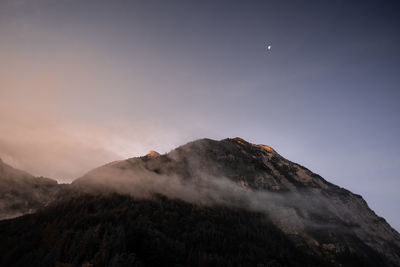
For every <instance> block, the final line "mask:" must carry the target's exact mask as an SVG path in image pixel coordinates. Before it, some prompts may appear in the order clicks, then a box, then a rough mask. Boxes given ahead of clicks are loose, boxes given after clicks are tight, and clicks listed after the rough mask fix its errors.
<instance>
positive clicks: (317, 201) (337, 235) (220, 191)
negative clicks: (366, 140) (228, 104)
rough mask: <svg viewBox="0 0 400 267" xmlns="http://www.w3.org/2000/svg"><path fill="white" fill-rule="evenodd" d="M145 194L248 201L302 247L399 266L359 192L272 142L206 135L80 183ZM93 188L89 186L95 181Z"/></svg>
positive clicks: (396, 243)
mask: <svg viewBox="0 0 400 267" xmlns="http://www.w3.org/2000/svg"><path fill="white" fill-rule="evenodd" d="M73 184H74V185H75V186H78V187H85V186H86V187H87V186H88V185H91V186H92V188H93V187H95V186H97V187H99V185H102V187H103V188H108V189H109V188H113V190H116V191H119V192H124V193H132V194H133V195H140V196H144V197H146V195H150V194H152V193H160V194H165V195H167V196H168V197H171V198H180V199H183V200H185V201H188V202H192V203H202V204H205V205H213V204H222V205H227V206H235V207H245V208H249V209H252V210H255V211H261V212H264V213H265V214H267V215H268V216H269V217H270V218H271V220H272V221H273V222H274V223H275V224H276V225H277V226H278V227H279V228H280V229H281V230H283V231H284V232H285V233H287V234H288V235H289V236H290V237H291V238H292V240H293V241H294V242H296V244H297V245H298V246H302V247H305V248H308V249H310V250H312V251H313V253H316V254H318V255H321V256H323V257H327V258H330V259H331V260H332V261H334V260H335V255H337V254H339V253H340V254H343V253H353V252H354V253H357V254H360V255H363V256H365V257H366V258H374V260H375V261H376V262H384V263H385V264H389V265H394V266H395V265H399V264H400V236H399V234H398V233H397V232H396V231H395V230H394V229H393V228H391V227H390V225H389V224H388V223H387V222H386V221H385V220H384V219H383V218H381V217H379V216H377V215H376V214H375V213H374V212H373V211H372V210H371V209H370V208H369V207H368V205H367V203H366V202H365V201H364V200H363V198H362V197H361V196H359V195H356V194H353V193H351V192H350V191H348V190H346V189H343V188H340V187H338V186H336V185H334V184H331V183H329V182H327V181H326V180H324V179H323V178H322V177H320V176H319V175H317V174H315V173H313V172H311V171H310V170H308V169H307V168H305V167H303V166H300V165H299V164H296V163H293V162H291V161H289V160H287V159H285V158H283V157H282V156H280V155H279V154H278V153H277V152H276V151H275V150H274V149H272V148H271V147H269V146H266V145H254V144H251V143H248V142H246V141H244V140H243V139H240V138H234V139H225V140H222V141H214V140H209V139H202V140H198V141H195V142H192V143H188V144H186V145H184V146H181V147H179V148H177V149H175V150H173V151H171V152H170V153H167V154H165V155H158V154H155V153H152V154H151V155H147V156H145V157H140V158H132V159H128V160H125V161H120V162H115V163H112V164H108V165H105V166H103V167H100V168H98V169H95V170H93V171H91V172H89V173H88V174H87V175H85V176H84V177H82V178H80V179H77V180H76V181H75V182H74V183H73ZM89 187H90V186H89Z"/></svg>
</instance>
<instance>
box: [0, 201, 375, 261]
mask: <svg viewBox="0 0 400 267" xmlns="http://www.w3.org/2000/svg"><path fill="white" fill-rule="evenodd" d="M0 238H1V240H2V242H0V255H1V257H0V266H121V267H122V266H124V267H127V266H276V267H279V266H331V264H329V262H326V261H324V259H321V258H319V257H316V256H310V255H308V254H307V253H305V252H304V251H301V250H300V249H298V248H296V247H295V246H294V245H293V243H292V242H291V241H290V240H289V239H288V238H287V237H286V236H285V234H284V233H282V231H280V230H279V229H278V228H277V227H276V226H275V225H274V224H272V223H271V222H270V221H269V220H268V218H266V217H265V215H264V214H261V213H255V212H250V211H246V210H243V209H230V208H227V207H221V206H214V207H203V206H198V205H193V204H189V203H187V202H183V201H178V200H169V199H167V198H165V197H153V198H152V199H150V200H138V199H133V198H131V197H129V196H121V195H116V194H114V195H109V196H103V197H102V196H99V195H97V196H84V197H80V198H77V199H73V200H71V201H68V202H63V203H58V204H57V205H54V206H51V207H49V208H47V209H46V210H43V211H41V212H39V213H37V214H32V215H29V216H24V217H20V218H17V219H15V220H12V221H3V222H0ZM21 240H23V241H24V242H23V243H22V244H21ZM348 260H349V258H348V257H347V258H345V255H344V257H343V261H342V262H343V263H346V262H349V261H348ZM350 260H351V263H354V262H355V263H356V264H357V265H358V266H368V263H367V262H365V261H363V260H362V259H360V258H357V257H356V255H354V257H353V258H351V259H350ZM370 266H372V265H370Z"/></svg>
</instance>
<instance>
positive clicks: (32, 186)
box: [0, 159, 68, 220]
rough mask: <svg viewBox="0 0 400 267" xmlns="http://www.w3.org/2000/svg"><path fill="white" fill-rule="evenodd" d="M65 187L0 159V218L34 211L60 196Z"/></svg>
mask: <svg viewBox="0 0 400 267" xmlns="http://www.w3.org/2000/svg"><path fill="white" fill-rule="evenodd" d="M67 187H68V186H63V185H60V184H58V183H57V181H55V180H52V179H49V178H44V177H34V176H32V175H31V174H29V173H26V172H24V171H21V170H17V169H15V168H13V167H11V166H9V165H7V164H5V163H4V162H3V161H2V160H1V159H0V220H2V219H8V218H13V217H17V216H21V215H23V214H27V213H32V212H35V211H36V210H37V209H38V208H41V207H44V206H46V205H48V204H49V203H50V202H52V201H54V200H55V199H57V198H58V197H60V196H61V195H62V192H63V191H64V190H65V189H66V188H67Z"/></svg>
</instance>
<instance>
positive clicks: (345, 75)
mask: <svg viewBox="0 0 400 267" xmlns="http://www.w3.org/2000/svg"><path fill="white" fill-rule="evenodd" d="M398 3H399V2H398V1H393V2H391V1H378V0H377V1H372V2H369V1H339V0H337V1H219V0H217V1H162V0H160V1H148V0H146V1H144V0H143V1H127V0H125V1H90V0H58V1H53V0H36V1H35V0H1V1H0V157H1V158H2V159H3V160H4V161H5V162H7V163H9V164H11V165H13V166H15V167H17V168H21V169H24V170H26V171H29V172H31V173H33V174H35V175H43V176H48V177H53V178H55V179H57V180H58V181H61V182H69V181H71V180H72V179H74V178H76V177H78V176H80V175H82V174H83V173H85V172H86V171H88V170H89V169H91V168H93V167H97V166H99V165H101V164H104V163H106V162H109V161H112V160H117V159H121V158H127V157H133V156H139V155H143V154H145V153H147V151H149V150H150V149H155V150H157V151H159V152H162V153H163V152H168V151H169V150H171V149H173V148H174V147H176V146H178V145H182V144H184V143H186V142H188V141H191V140H194V139H197V138H202V137H208V138H213V139H223V138H226V137H235V136H240V137H242V138H244V139H246V140H248V141H250V142H253V143H263V144H268V145H270V146H272V147H274V148H275V149H276V150H277V151H278V152H279V153H280V154H281V155H283V156H284V157H286V158H288V159H290V160H292V161H295V162H298V163H300V164H302V165H304V166H306V167H308V168H309V169H311V170H312V171H314V172H316V173H319V174H320V175H322V176H323V177H324V178H326V179H327V180H329V181H331V182H333V183H335V184H337V185H339V186H342V187H345V188H347V189H350V190H351V191H353V192H355V193H358V194H361V195H362V196H363V197H364V198H365V199H366V200H367V202H368V204H369V205H370V207H371V208H372V209H374V210H375V211H376V212H377V214H378V215H380V216H383V217H385V218H386V219H387V220H388V221H389V223H390V224H391V225H392V226H394V227H395V228H396V229H398V230H399V229H400V210H399V207H398V204H399V203H400V194H399V193H398V192H399V191H398V190H399V188H400V176H399V173H400V140H399V136H400V123H399V115H400V104H399V103H400V88H399V84H400V51H399V50H400V48H399V47H400V45H399V41H400V34H399V33H400V16H398V14H400V5H399V4H398ZM267 44H270V45H272V49H271V50H270V51H266V50H265V45H267Z"/></svg>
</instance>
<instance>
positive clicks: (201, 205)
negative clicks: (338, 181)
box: [0, 138, 400, 266]
mask: <svg viewBox="0 0 400 267" xmlns="http://www.w3.org/2000/svg"><path fill="white" fill-rule="evenodd" d="M68 190H72V191H73V192H79V193H71V195H72V197H68V198H66V199H63V198H60V199H61V201H56V202H53V204H51V205H50V206H48V207H46V208H43V209H41V210H39V212H38V213H36V214H31V215H28V216H23V217H20V218H16V219H14V220H7V221H3V222H0V238H1V239H2V240H6V241H5V242H2V244H0V255H5V256H3V259H2V260H1V259H0V265H1V266H13V265H14V266H25V264H26V263H31V265H32V266H35V265H40V262H41V263H42V266H54V265H58V266H78V265H79V266H80V265H82V264H89V265H87V266H91V265H90V264H94V266H156V265H158V266H159V265H165V266H172V265H175V266H183V265H190V266H192V265H199V266H200V265H202V266H399V265H400V235H399V233H397V232H396V231H395V230H394V229H392V228H391V227H390V225H389V224H388V223H387V222H386V221H385V220H384V219H383V218H381V217H379V216H377V215H376V214H375V213H374V212H373V211H372V210H371V209H370V208H369V207H368V205H367V203H366V202H365V201H364V200H363V198H362V197H361V196H359V195H356V194H353V193H351V192H350V191H348V190H346V189H343V188H340V187H338V186H336V185H334V184H332V183H329V182H328V181H326V180H324V179H323V178H322V177H320V176H319V175H317V174H315V173H313V172H311V171H310V170H308V169H307V168H305V167H303V166H300V165H299V164H296V163H293V162H291V161H289V160H287V159H285V158H283V157H282V156H280V155H279V154H278V153H277V152H276V151H275V150H274V149H272V148H271V147H269V146H266V145H255V144H251V143H249V142H247V141H245V140H243V139H240V138H233V139H224V140H221V141H215V140H210V139H201V140H197V141H194V142H191V143H188V144H186V145H183V146H181V147H178V148H177V149H174V150H172V151H171V152H169V153H166V154H164V155H160V154H158V153H157V152H155V151H151V152H150V153H149V154H148V155H146V156H143V157H137V158H130V159H127V160H122V161H116V162H112V163H109V164H106V165H104V166H101V167H99V168H97V169H94V170H92V171H90V172H88V173H87V174H86V175H84V176H83V177H80V178H78V179H76V180H75V181H74V182H73V183H72V184H71V185H70V186H69V188H68ZM72 191H71V192H72ZM20 240H24V242H25V243H24V244H25V245H24V246H22V247H21V244H20ZM20 255H24V256H20ZM38 259H40V261H39V260H38Z"/></svg>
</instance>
